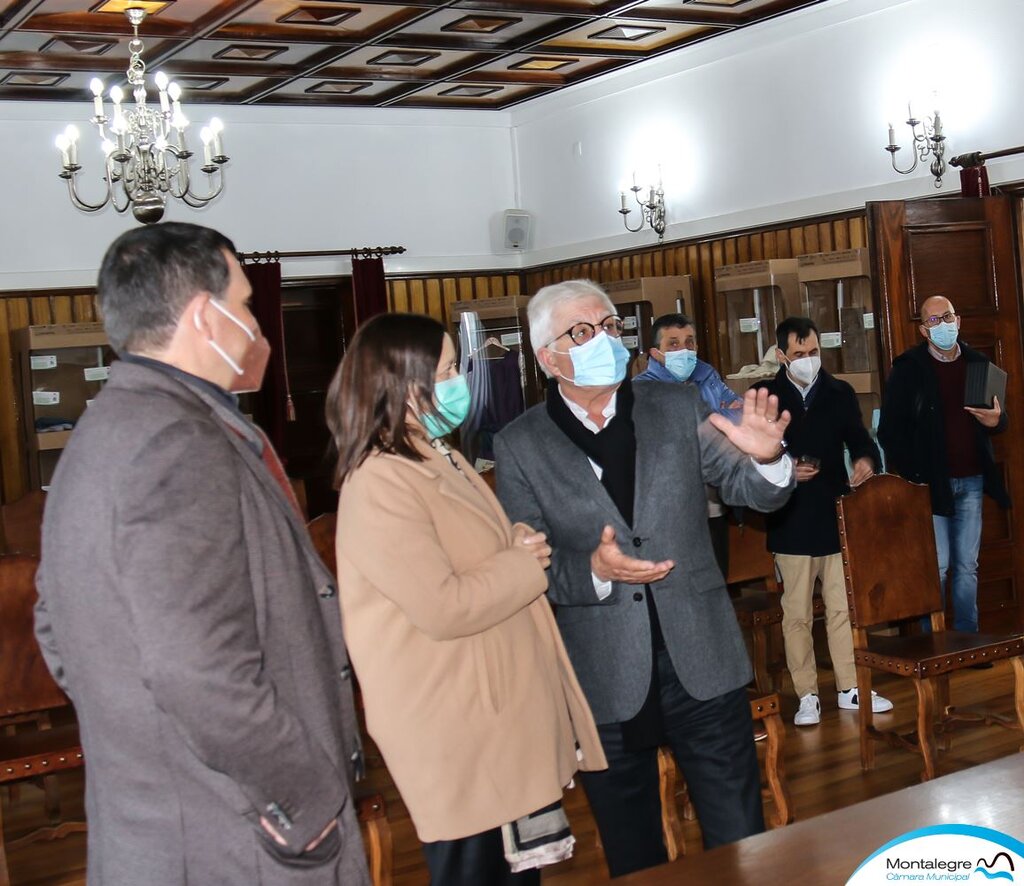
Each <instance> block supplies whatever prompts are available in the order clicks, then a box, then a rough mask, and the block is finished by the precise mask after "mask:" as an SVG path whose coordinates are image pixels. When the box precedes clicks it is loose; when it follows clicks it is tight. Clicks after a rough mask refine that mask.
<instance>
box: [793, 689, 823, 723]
mask: <svg viewBox="0 0 1024 886" xmlns="http://www.w3.org/2000/svg"><path fill="white" fill-rule="evenodd" d="M820 722H821V702H819V701H818V696H817V695H815V694H814V693H813V692H808V693H807V695H803V696H801V697H800V710H798V711H797V712H796V716H795V717H794V718H793V725H794V726H817V725H818V724H819V723H820Z"/></svg>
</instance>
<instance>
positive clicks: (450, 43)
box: [0, 0, 823, 109]
mask: <svg viewBox="0 0 1024 886" xmlns="http://www.w3.org/2000/svg"><path fill="white" fill-rule="evenodd" d="M820 2H823V0H517V2H513V3H499V2H495V0H416V2H402V3H399V2H385V0H358V2H338V0H0V99H16V100H37V99H43V100H54V101H67V100H83V101H84V100H87V99H88V98H90V97H91V94H90V93H89V91H88V84H89V80H90V79H91V78H92V77H93V76H99V77H100V78H101V79H103V80H104V81H105V83H106V85H107V87H108V88H109V87H110V86H112V85H113V84H114V83H120V84H121V85H122V86H123V85H124V84H125V76H124V71H125V67H126V65H127V61H128V55H129V52H128V40H129V38H130V36H131V28H130V26H129V24H128V21H127V19H126V18H125V16H124V9H125V8H126V7H127V6H142V7H144V8H145V9H146V10H147V12H148V13H149V15H148V16H147V18H146V20H145V22H143V25H142V28H141V32H140V36H141V37H142V38H143V41H144V43H145V51H144V53H143V58H144V60H145V61H146V64H147V66H148V68H149V70H150V71H155V70H159V69H162V70H164V71H166V72H167V74H168V75H170V76H171V77H172V78H174V79H175V80H177V81H178V82H179V83H180V84H181V86H182V88H183V90H184V93H185V99H186V100H187V101H188V102H189V103H193V102H197V101H209V102H222V103H228V104H260V105H312V106H348V107H360V106H362V107H402V108H417V107H418V108H484V109H501V108H508V107H510V106H512V105H515V104H518V103H520V102H524V101H528V100H529V99H532V98H535V97H537V96H540V95H546V94H548V93H551V92H553V91H554V90H557V89H560V88H562V87H565V86H569V85H571V84H574V83H579V82H580V81H582V80H587V79H589V78H591V77H596V76H598V75H599V74H604V73H607V72H608V71H613V70H616V69H618V68H622V67H626V66H628V65H631V64H635V63H636V62H639V61H643V60H644V59H648V58H652V57H654V56H657V55H661V54H663V53H666V52H671V51H673V50H676V49H679V48H680V47H683V46H688V45H690V44H693V43H697V42H699V41H701V40H707V39H710V38H713V37H716V36H718V35H720V34H726V33H728V32H729V31H733V30H735V29H737V28H742V27H746V26H748V25H751V24H754V23H756V22H759V21H763V20H765V19H767V18H772V17H774V16H778V15H782V14H784V13H787V12H791V11H793V10H795V9H799V8H801V7H805V6H812V5H814V4H815V3H820Z"/></svg>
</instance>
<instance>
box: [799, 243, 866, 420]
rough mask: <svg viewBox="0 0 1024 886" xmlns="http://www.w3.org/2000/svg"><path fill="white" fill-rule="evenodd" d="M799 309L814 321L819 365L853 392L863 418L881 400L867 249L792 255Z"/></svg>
mask: <svg viewBox="0 0 1024 886" xmlns="http://www.w3.org/2000/svg"><path fill="white" fill-rule="evenodd" d="M797 265H798V268H797V274H798V277H799V281H800V294H801V302H802V311H801V313H803V314H805V315H806V316H808V317H810V318H811V319H812V320H813V321H814V324H815V326H817V327H818V333H819V336H818V337H819V342H820V345H821V365H822V367H823V368H824V369H825V370H826V371H828V372H829V373H831V374H832V375H834V376H835V377H836V378H839V379H842V380H843V381H845V382H848V383H849V384H850V385H851V386H852V387H853V389H854V391H856V392H857V399H858V400H859V401H860V406H861V413H862V414H863V416H864V423H865V424H866V425H867V426H868V427H872V417H873V415H874V414H875V413H876V412H877V410H878V408H879V406H880V394H881V390H882V388H881V376H880V372H879V365H880V360H879V358H880V353H881V342H880V341H879V336H878V330H877V329H876V328H875V313H874V303H873V297H872V292H871V261H870V257H869V254H868V250H867V249H846V250H842V251H838V252H817V253H813V254H810V255H801V256H799V257H798V258H797Z"/></svg>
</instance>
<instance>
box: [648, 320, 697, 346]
mask: <svg viewBox="0 0 1024 886" xmlns="http://www.w3.org/2000/svg"><path fill="white" fill-rule="evenodd" d="M684 326H693V321H692V320H691V319H690V318H689V317H687V316H686V314H662V315H661V316H660V317H659V318H658V319H657V320H655V321H654V325H653V326H652V327H651V339H652V340H653V341H654V347H656V348H658V349H659V350H660V349H661V333H662V331H663V330H665V329H676V328H678V329H682V328H683V327H684ZM694 331H695V332H696V327H694Z"/></svg>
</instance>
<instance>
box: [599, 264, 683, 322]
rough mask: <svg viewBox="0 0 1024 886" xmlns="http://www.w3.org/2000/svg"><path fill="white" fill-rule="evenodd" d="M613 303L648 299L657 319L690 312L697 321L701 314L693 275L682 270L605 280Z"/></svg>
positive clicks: (605, 286)
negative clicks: (694, 288)
mask: <svg viewBox="0 0 1024 886" xmlns="http://www.w3.org/2000/svg"><path fill="white" fill-rule="evenodd" d="M600 286H601V288H602V289H603V290H604V291H605V292H607V293H608V297H609V298H610V299H611V300H612V304H616V305H621V304H628V303H630V302H638V301H646V302H650V304H651V314H652V316H653V317H654V319H655V320H657V319H658V317H660V316H662V315H663V314H686V316H687V317H689V318H690V319H691V320H693V321H694V322H695V323H697V322H698V320H699V318H698V317H697V316H696V314H697V305H696V300H695V298H694V294H693V277H691V276H690V275H689V274H681V275H678V276H674V277H635V278H633V279H632V280H616V281H615V282H614V283H601V284H600Z"/></svg>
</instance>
